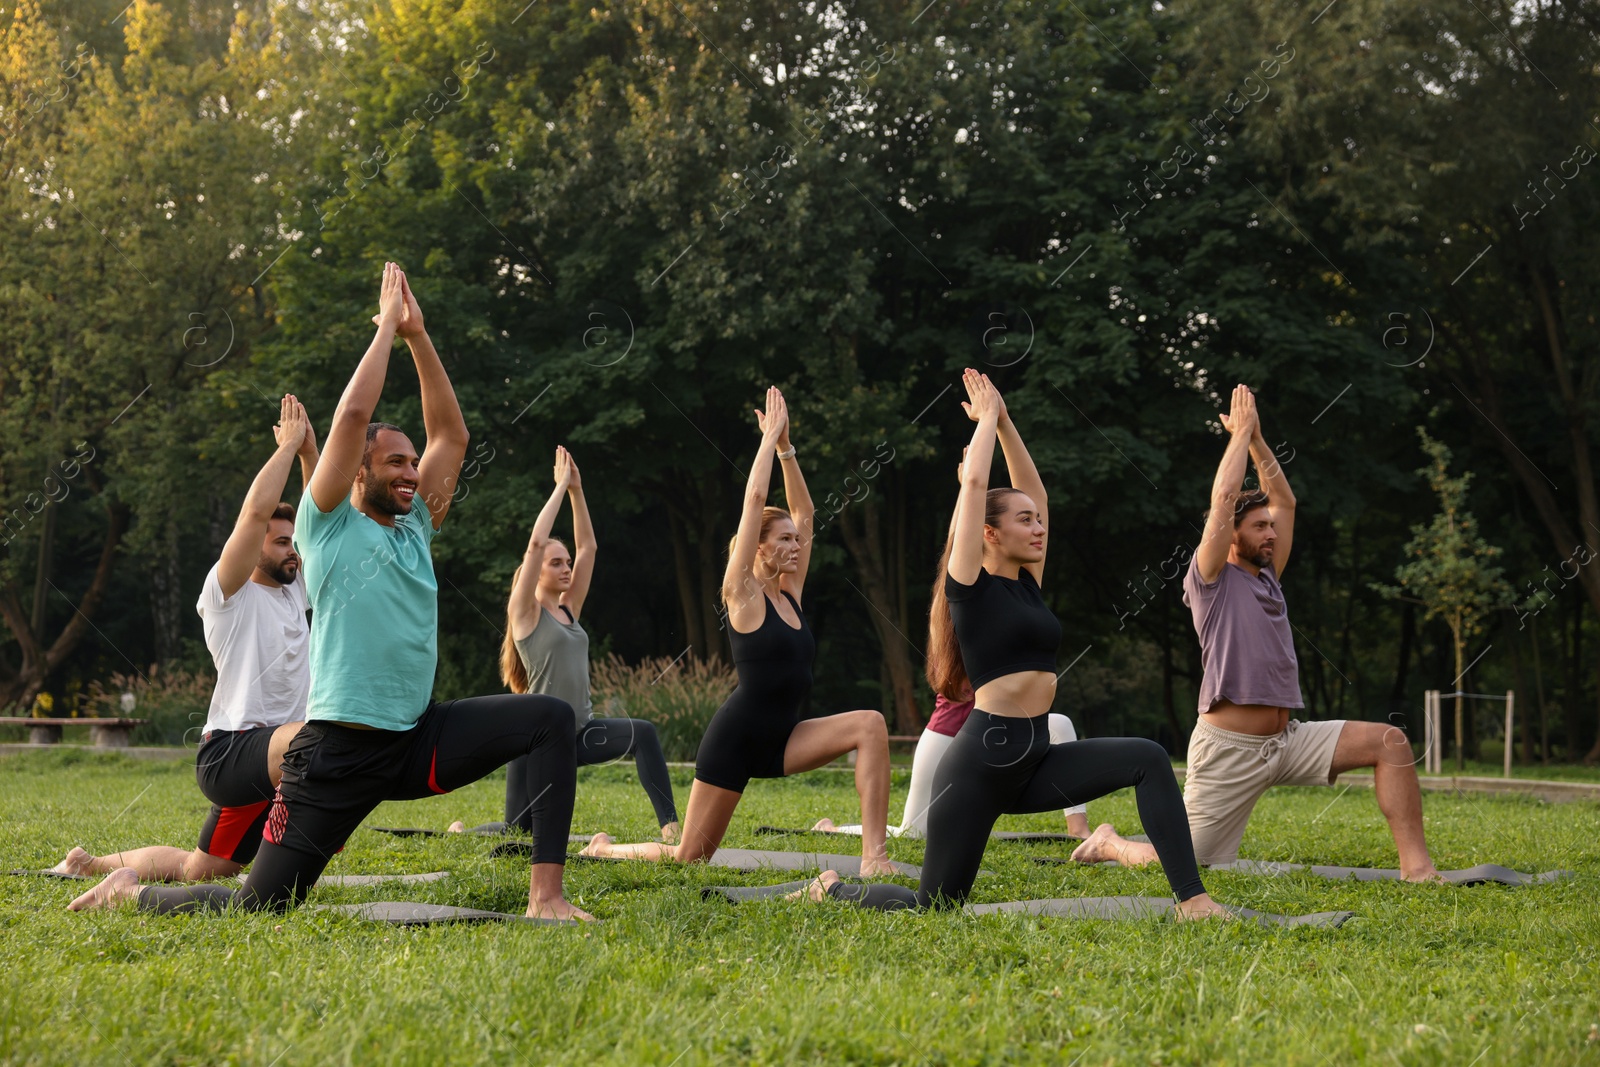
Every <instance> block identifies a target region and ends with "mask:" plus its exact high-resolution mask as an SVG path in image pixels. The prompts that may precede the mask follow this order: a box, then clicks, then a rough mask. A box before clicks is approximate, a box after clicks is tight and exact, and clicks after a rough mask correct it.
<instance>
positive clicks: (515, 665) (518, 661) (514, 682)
mask: <svg viewBox="0 0 1600 1067" xmlns="http://www.w3.org/2000/svg"><path fill="white" fill-rule="evenodd" d="M521 573H522V564H520V563H519V564H517V569H516V570H514V571H512V572H511V588H513V589H515V588H516V587H517V575H519V574H521ZM500 680H501V681H503V682H505V683H506V688H508V689H510V690H511V691H512V692H513V693H526V692H527V691H528V668H527V667H526V666H525V665H524V664H523V662H522V653H521V652H518V651H517V642H516V641H515V640H513V639H512V637H511V600H510V598H509V597H508V598H507V599H506V634H505V637H504V638H503V639H502V640H501V642H500Z"/></svg>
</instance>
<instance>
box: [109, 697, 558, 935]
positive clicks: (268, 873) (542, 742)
mask: <svg viewBox="0 0 1600 1067" xmlns="http://www.w3.org/2000/svg"><path fill="white" fill-rule="evenodd" d="M572 720H573V715H572V708H571V707H570V706H569V705H568V704H567V702H566V701H564V700H557V699H556V698H555V697H547V696H526V695H520V694H507V695H501V696H488V697H472V698H470V699H466V700H451V701H445V702H443V703H434V704H430V705H428V710H427V711H426V712H424V713H423V715H422V718H420V719H418V720H417V724H416V725H415V726H413V727H412V728H411V729H410V730H405V731H397V730H360V729H356V728H354V727H350V726H345V725H342V724H340V723H337V722H331V721H328V720H318V721H315V722H309V723H307V724H306V725H305V727H304V728H302V729H301V731H300V733H299V734H298V735H296V737H295V739H294V741H293V742H291V743H290V745H289V750H288V752H286V753H285V754H284V757H283V781H282V783H281V784H280V785H279V786H278V792H277V796H276V797H274V799H273V801H272V809H271V815H270V816H269V817H268V820H267V827H266V831H265V833H264V838H265V840H264V841H263V842H262V845H261V851H260V852H259V853H258V854H257V855H256V861H255V863H254V864H253V865H252V866H251V868H250V875H249V877H248V878H246V879H245V882H244V885H243V886H242V887H240V888H238V889H234V888H230V887H228V886H222V885H196V886H144V887H143V888H141V889H140V890H139V907H140V908H142V909H145V910H147V911H158V912H170V911H196V910H218V909H222V908H227V907H236V908H243V909H245V910H249V911H257V910H262V909H271V910H275V911H281V910H284V909H286V908H289V907H291V906H293V905H296V904H299V903H300V902H301V901H302V900H304V899H305V895H306V893H307V891H309V890H310V889H311V887H312V886H313V885H315V884H316V881H317V879H318V878H319V877H320V876H321V875H322V870H323V868H324V867H326V866H327V865H328V861H329V860H330V859H331V858H332V857H333V855H334V853H336V852H338V851H339V850H340V849H341V848H343V847H344V843H345V841H346V839H348V838H349V836H350V834H351V833H352V832H353V831H354V830H355V828H356V827H357V826H359V825H361V820H362V819H365V818H366V817H367V815H368V814H369V813H371V811H372V809H374V808H376V807H377V806H378V805H379V804H381V803H382V802H383V801H385V800H416V799H419V798H421V797H427V796H437V795H438V794H441V793H448V792H450V791H451V790H452V789H459V788H460V787H461V786H464V785H467V784H469V783H471V782H475V781H477V780H478V779H479V778H482V777H483V776H484V775H486V774H488V773H489V772H490V771H492V770H494V769H495V768H496V767H501V766H504V765H505V763H506V761H507V759H508V757H510V756H523V755H526V756H527V757H528V759H529V761H530V766H531V768H532V771H533V774H534V775H535V776H536V778H537V780H538V781H539V782H541V783H542V787H541V788H540V790H539V792H538V795H537V796H535V797H533V798H532V799H531V801H530V803H529V807H528V822H529V827H530V830H531V832H532V833H533V836H534V854H533V862H534V863H565V862H566V858H567V835H568V834H569V833H571V832H572V799H573V792H574V789H575V788H576V785H577V773H578V772H577V764H576V760H575V758H574V755H573V753H574V750H575V745H574V742H573V721H572Z"/></svg>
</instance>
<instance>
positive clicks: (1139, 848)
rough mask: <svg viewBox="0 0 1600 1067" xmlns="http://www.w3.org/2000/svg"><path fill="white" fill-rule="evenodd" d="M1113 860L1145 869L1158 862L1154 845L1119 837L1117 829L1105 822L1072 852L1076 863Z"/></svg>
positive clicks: (1126, 865) (1127, 865)
mask: <svg viewBox="0 0 1600 1067" xmlns="http://www.w3.org/2000/svg"><path fill="white" fill-rule="evenodd" d="M1107 860H1111V861H1113V862H1116V863H1120V864H1122V865H1123V866H1124V867H1143V866H1144V865H1145V864H1147V863H1154V862H1155V861H1156V850H1155V846H1153V845H1146V844H1143V843H1141V842H1138V841H1129V840H1127V839H1126V838H1124V837H1119V836H1118V835H1117V831H1116V828H1115V827H1113V826H1112V825H1111V824H1110V823H1108V822H1103V823H1101V824H1100V825H1099V826H1096V827H1095V828H1094V833H1092V834H1090V835H1089V838H1088V840H1086V841H1085V842H1084V843H1083V844H1081V845H1079V846H1078V847H1077V848H1075V849H1073V850H1072V861H1073V862H1074V863H1105V862H1106V861H1107Z"/></svg>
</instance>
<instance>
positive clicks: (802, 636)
mask: <svg viewBox="0 0 1600 1067" xmlns="http://www.w3.org/2000/svg"><path fill="white" fill-rule="evenodd" d="M756 422H757V425H759V426H760V428H761V449H760V451H758V452H757V453H756V459H755V462H754V463H753V464H752V465H751V467H750V481H749V484H748V486H747V488H746V490H745V497H744V500H745V503H744V511H743V513H742V514H741V515H740V517H739V532H738V534H737V535H735V537H734V539H733V542H732V544H730V545H729V547H728V569H727V572H726V573H725V574H724V575H723V579H722V599H723V603H724V604H725V605H726V606H727V614H726V616H725V619H726V621H727V627H728V641H729V643H730V644H731V645H732V646H733V665H734V667H735V669H736V670H737V671H738V674H739V684H738V686H737V687H736V688H735V689H734V691H733V693H732V694H731V695H729V697H728V699H727V700H726V701H724V702H723V705H722V707H720V708H718V709H717V713H716V715H714V716H713V717H712V719H711V724H710V725H709V726H708V727H706V733H705V736H704V737H703V738H702V739H701V741H700V752H699V754H698V756H697V757H696V759H695V769H694V785H693V786H692V787H691V788H690V790H689V809H688V812H687V813H686V814H685V816H684V819H683V830H682V835H681V837H680V839H679V844H678V845H676V846H671V845H666V844H658V843H655V842H649V843H644V844H636V845H619V844H617V843H616V842H614V841H612V840H611V838H610V836H609V835H607V834H603V833H602V834H596V835H595V836H594V839H593V840H592V841H590V843H589V845H588V846H587V847H585V848H584V850H583V854H584V855H586V856H611V857H617V858H625V859H671V860H678V861H680V862H685V863H688V862H692V861H694V860H705V859H710V858H711V855H712V853H714V852H716V850H717V847H718V846H719V845H721V844H722V838H723V835H725V834H726V833H727V832H728V822H729V820H731V819H732V818H733V809H734V808H735V807H736V806H737V805H738V803H739V798H740V797H741V796H742V795H743V794H744V790H745V787H746V786H747V785H749V784H750V779H752V778H781V777H783V776H785V775H789V774H798V773H799V772H801V771H809V770H812V769H813V768H816V767H821V766H823V765H824V764H827V763H831V762H832V761H833V760H834V759H836V758H838V757H839V756H842V755H844V754H845V753H847V752H852V751H853V752H855V753H856V791H857V792H858V793H860V795H861V824H862V827H861V871H862V873H863V874H865V875H868V876H871V875H877V874H892V873H893V868H892V867H891V866H890V865H889V857H888V852H887V849H886V848H885V845H884V839H885V833H886V827H887V823H888V821H889V730H888V726H887V724H886V723H885V722H884V719H883V716H882V715H881V714H880V713H879V712H876V711H870V710H869V711H848V712H844V713H842V714H839V715H828V716H825V717H822V718H816V719H804V720H802V719H800V717H799V713H800V708H801V705H802V704H804V703H805V699H806V696H807V695H808V694H809V693H810V692H811V661H812V659H813V658H814V657H815V656H816V650H817V646H816V642H815V640H813V638H812V636H811V629H810V627H809V626H807V625H806V617H805V614H804V613H803V612H802V611H801V610H800V598H801V590H802V588H803V586H804V585H805V580H806V571H807V569H808V568H809V566H810V563H811V544H812V522H811V520H812V513H813V508H812V505H811V494H810V493H809V492H808V491H807V489H806V483H805V479H804V478H803V477H801V475H800V464H799V461H797V460H796V459H795V458H794V456H795V450H794V448H793V446H791V445H790V444H789V412H788V407H787V405H785V403H784V400H783V394H782V393H780V392H778V390H777V389H775V388H772V389H768V390H767V407H766V411H765V412H762V411H757V412H756ZM774 453H776V454H777V457H778V458H779V459H781V460H782V461H783V492H784V497H785V498H786V499H787V500H788V502H789V505H790V507H791V508H793V514H791V513H790V512H787V511H785V510H783V509H782V508H774V507H763V506H762V505H763V501H765V499H766V496H767V491H768V486H769V483H770V482H771V480H772V461H773V455H774Z"/></svg>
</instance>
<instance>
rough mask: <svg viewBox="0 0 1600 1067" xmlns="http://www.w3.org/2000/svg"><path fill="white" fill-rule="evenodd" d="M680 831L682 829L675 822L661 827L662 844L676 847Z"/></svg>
mask: <svg viewBox="0 0 1600 1067" xmlns="http://www.w3.org/2000/svg"><path fill="white" fill-rule="evenodd" d="M680 829H682V828H681V827H680V826H679V825H678V824H677V823H675V822H669V823H667V825H665V826H663V827H662V828H661V841H662V843H663V844H667V845H676V844H677V843H678V831H679V830H680Z"/></svg>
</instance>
